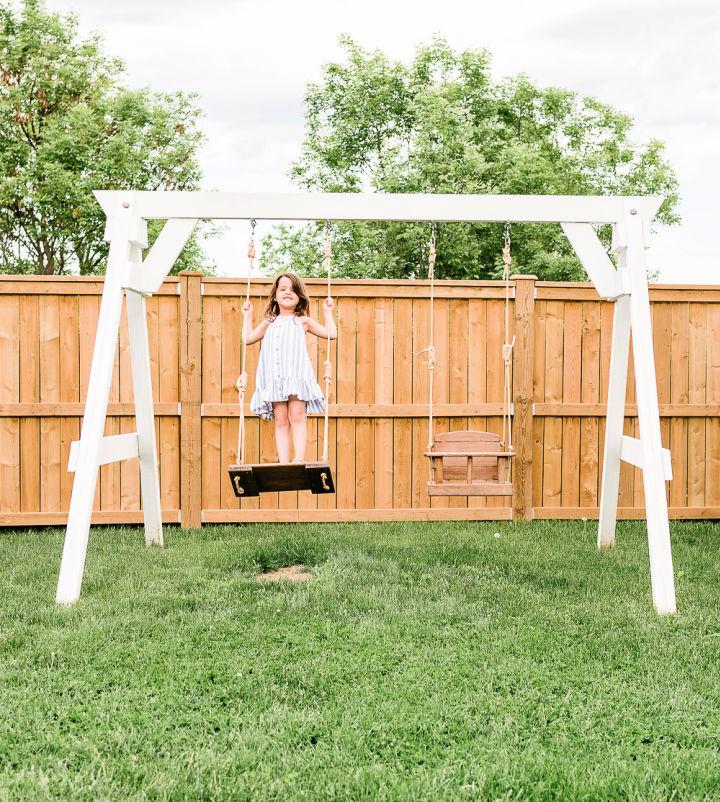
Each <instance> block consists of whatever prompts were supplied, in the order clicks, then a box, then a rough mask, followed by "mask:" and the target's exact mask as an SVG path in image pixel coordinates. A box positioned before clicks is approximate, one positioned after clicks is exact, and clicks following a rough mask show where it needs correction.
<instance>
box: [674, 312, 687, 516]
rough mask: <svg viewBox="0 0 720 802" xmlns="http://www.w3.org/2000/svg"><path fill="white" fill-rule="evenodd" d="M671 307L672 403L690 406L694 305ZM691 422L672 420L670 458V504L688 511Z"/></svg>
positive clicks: (678, 419)
mask: <svg viewBox="0 0 720 802" xmlns="http://www.w3.org/2000/svg"><path fill="white" fill-rule="evenodd" d="M670 306H671V316H672V319H671V322H670V333H671V337H672V344H671V355H670V364H671V370H672V374H671V377H670V402H671V403H672V404H687V403H688V389H689V378H690V372H689V343H690V305H689V304H683V303H677V304H672V305H670ZM687 445H688V422H687V420H683V419H682V418H672V419H671V420H670V443H669V448H670V455H671V457H672V466H673V480H672V482H671V483H670V504H671V505H672V506H673V507H685V506H686V505H687V498H688V486H687V485H688V450H687Z"/></svg>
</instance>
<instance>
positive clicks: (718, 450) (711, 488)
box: [705, 305, 720, 506]
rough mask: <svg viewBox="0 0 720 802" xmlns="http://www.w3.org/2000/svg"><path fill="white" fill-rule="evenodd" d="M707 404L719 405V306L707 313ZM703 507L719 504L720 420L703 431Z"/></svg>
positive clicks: (711, 419)
mask: <svg viewBox="0 0 720 802" xmlns="http://www.w3.org/2000/svg"><path fill="white" fill-rule="evenodd" d="M707 332H708V341H707V403H709V404H718V403H720V335H719V332H720V305H717V306H716V305H713V306H711V307H709V308H708V310H707ZM705 504H706V505H707V506H717V505H718V504H720V417H718V416H711V417H709V418H708V419H707V422H706V429H705Z"/></svg>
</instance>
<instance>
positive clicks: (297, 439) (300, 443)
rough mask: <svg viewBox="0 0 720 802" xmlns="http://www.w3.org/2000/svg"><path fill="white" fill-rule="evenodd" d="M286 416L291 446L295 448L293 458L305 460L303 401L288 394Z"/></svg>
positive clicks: (305, 432) (305, 436)
mask: <svg viewBox="0 0 720 802" xmlns="http://www.w3.org/2000/svg"><path fill="white" fill-rule="evenodd" d="M287 406H288V417H289V418H290V426H291V428H292V439H293V447H294V449H295V460H296V461H297V460H299V461H300V462H305V448H306V446H307V417H306V414H305V402H304V401H300V399H298V398H295V397H294V396H290V399H289V401H288V403H287Z"/></svg>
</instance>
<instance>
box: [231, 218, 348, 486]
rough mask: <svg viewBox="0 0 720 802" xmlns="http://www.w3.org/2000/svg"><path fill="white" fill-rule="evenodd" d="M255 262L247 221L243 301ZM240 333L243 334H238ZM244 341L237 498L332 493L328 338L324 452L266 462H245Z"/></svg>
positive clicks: (327, 260) (328, 253) (234, 472)
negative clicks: (283, 492) (301, 458)
mask: <svg viewBox="0 0 720 802" xmlns="http://www.w3.org/2000/svg"><path fill="white" fill-rule="evenodd" d="M329 230H330V225H329V223H327V224H326V225H325V248H324V259H323V265H324V267H325V270H326V271H327V292H328V297H329V296H330V270H331V266H332V247H331V244H330V233H329ZM254 261H255V220H254V219H253V220H251V221H250V241H249V243H248V275H247V285H246V289H245V301H249V300H250V276H251V274H252V269H253V263H254ZM241 336H242V335H241ZM246 351H247V344H246V342H245V338H244V337H242V364H241V368H240V376H239V377H238V380H237V384H236V386H237V389H238V400H239V404H240V422H239V427H238V446H237V459H238V462H237V464H235V465H229V466H228V473H229V474H230V481H231V482H232V487H233V491H234V492H235V495H236V496H237V497H238V498H248V497H249V496H259V495H260V493H271V492H277V491H279V490H310V491H311V492H312V493H315V494H318V493H334V492H335V484H334V483H333V476H332V471H331V469H330V462H329V461H328V406H329V403H330V383H331V382H332V363H331V362H330V337H329V336H328V338H327V345H326V351H325V362H324V363H323V367H324V374H323V378H324V380H325V425H324V429H323V452H322V457H321V458H320V460H319V461H317V462H299V463H294V462H293V463H285V462H265V463H257V464H251V465H249V464H247V463H246V462H245V390H246V389H247V382H248V375H247V370H246V367H247V362H246Z"/></svg>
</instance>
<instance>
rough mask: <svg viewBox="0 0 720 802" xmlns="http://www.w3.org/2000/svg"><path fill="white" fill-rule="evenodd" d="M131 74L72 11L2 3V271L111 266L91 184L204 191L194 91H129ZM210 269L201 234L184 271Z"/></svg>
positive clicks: (34, 0) (33, 2)
mask: <svg viewBox="0 0 720 802" xmlns="http://www.w3.org/2000/svg"><path fill="white" fill-rule="evenodd" d="M122 72H123V66H122V64H121V62H120V61H118V60H117V59H113V58H110V57H108V56H107V55H106V54H105V53H104V52H103V50H102V42H101V40H100V38H99V37H98V36H97V35H93V36H91V37H90V38H87V39H82V38H81V37H80V36H79V33H78V25H77V20H76V19H75V18H74V17H73V16H61V15H59V14H55V13H50V12H48V11H46V10H45V8H44V6H43V3H42V0H24V3H23V5H22V7H21V9H20V10H19V11H17V12H15V11H13V9H12V6H11V5H10V4H8V3H6V2H1V0H0V271H1V272H11V273H39V274H48V275H49V274H62V273H68V272H77V271H79V272H80V273H82V274H90V273H95V272H102V270H103V269H104V261H105V258H106V256H107V244H106V243H105V242H103V230H104V220H105V218H104V215H103V213H102V210H101V209H100V207H99V206H98V204H97V202H96V201H95V199H94V198H93V195H92V190H95V189H149V190H152V189H196V188H197V186H198V182H199V178H200V171H199V168H198V163H197V160H196V150H197V148H198V145H199V143H200V141H201V134H200V132H199V130H198V127H197V122H198V117H199V111H198V109H197V107H196V105H195V98H194V96H192V95H187V94H184V93H181V92H177V93H175V94H157V93H153V92H151V91H150V90H149V89H141V90H136V91H134V90H130V89H127V88H125V87H123V86H122V85H121V83H120V78H121V76H122ZM157 230H158V225H155V226H154V227H152V228H151V235H152V234H153V233H157ZM201 266H202V256H201V252H200V249H199V246H198V244H197V241H194V242H193V243H191V244H190V245H189V247H188V248H186V250H185V252H184V254H183V256H182V257H181V259H180V260H179V262H178V265H177V266H176V269H182V268H183V267H195V268H198V267H201Z"/></svg>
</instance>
